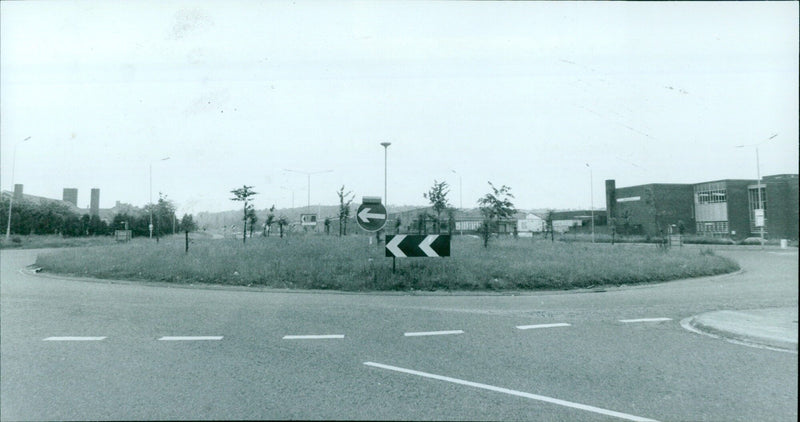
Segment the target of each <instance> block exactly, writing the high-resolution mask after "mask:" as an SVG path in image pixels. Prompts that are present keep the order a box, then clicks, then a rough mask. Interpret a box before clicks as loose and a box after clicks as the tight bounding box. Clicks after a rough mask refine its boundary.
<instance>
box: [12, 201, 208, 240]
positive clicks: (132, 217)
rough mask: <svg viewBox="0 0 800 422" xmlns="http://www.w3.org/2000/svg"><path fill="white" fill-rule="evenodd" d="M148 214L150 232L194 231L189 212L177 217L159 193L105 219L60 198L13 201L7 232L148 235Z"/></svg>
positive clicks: (172, 207) (170, 204) (27, 233)
mask: <svg viewBox="0 0 800 422" xmlns="http://www.w3.org/2000/svg"><path fill="white" fill-rule="evenodd" d="M8 208H9V198H7V197H6V198H2V201H0V221H2V222H4V223H7V222H8ZM151 215H152V222H153V223H152V224H153V236H163V235H166V234H170V233H176V232H181V231H194V230H196V229H197V226H196V225H195V223H194V218H193V217H192V215H191V214H184V215H183V217H182V218H180V219H178V218H177V217H176V215H175V205H174V204H173V203H172V201H170V200H168V199H167V197H166V196H162V195H159V199H158V203H156V204H148V205H146V206H145V207H144V208H143V209H137V210H136V211H135V212H132V213H121V214H116V215H114V217H113V218H112V221H110V222H107V221H105V220H103V219H101V218H100V216H98V215H90V214H88V213H84V214H81V213H80V212H77V211H75V209H74V208H73V207H71V206H70V205H68V204H66V203H64V202H61V201H55V200H52V201H28V200H24V199H23V200H17V201H14V203H13V204H12V207H11V233H12V234H17V235H30V234H37V235H49V234H58V235H62V236H70V237H76V236H105V235H111V234H114V231H115V230H124V229H128V230H131V231H132V234H133V235H134V236H149V235H150V221H151Z"/></svg>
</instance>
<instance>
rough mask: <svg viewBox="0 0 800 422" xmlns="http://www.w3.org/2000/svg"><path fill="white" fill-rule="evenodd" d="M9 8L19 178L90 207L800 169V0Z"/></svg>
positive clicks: (6, 56)
mask: <svg viewBox="0 0 800 422" xmlns="http://www.w3.org/2000/svg"><path fill="white" fill-rule="evenodd" d="M0 16H1V17H0V153H2V155H1V157H0V163H1V165H2V172H0V178H1V179H2V183H1V185H2V189H4V190H11V189H12V187H13V183H22V184H24V190H25V193H27V194H32V195H39V196H45V197H51V198H58V199H60V198H61V196H62V189H63V188H77V189H78V205H79V206H81V207H88V204H89V192H90V190H91V189H92V188H99V189H100V206H101V207H102V208H107V207H112V206H113V205H114V204H115V202H116V201H121V202H125V203H130V204H134V205H137V206H142V205H144V204H146V203H148V202H149V201H150V200H151V199H150V198H151V195H152V198H153V200H155V199H157V198H158V194H159V192H162V193H163V194H165V195H166V196H167V198H168V199H170V200H172V201H174V202H175V204H176V205H177V208H178V212H179V213H199V212H203V211H211V212H216V211H223V210H233V209H238V208H239V207H240V205H241V204H240V203H238V202H233V201H231V200H230V198H231V197H232V196H233V195H232V194H231V193H230V191H231V190H233V189H235V188H239V187H241V186H243V185H248V186H253V187H254V190H255V191H256V192H258V195H256V196H255V206H256V208H257V209H263V208H267V207H269V206H270V205H272V204H275V205H277V207H278V208H286V207H290V206H296V207H300V206H305V205H307V204H308V203H309V202H310V204H311V205H312V206H313V205H317V204H322V205H333V204H336V203H338V196H337V194H336V192H337V190H338V189H339V188H340V187H341V186H343V185H344V186H345V190H346V191H351V192H352V193H353V194H354V195H355V200H354V203H360V202H361V198H362V197H364V196H380V197H385V196H388V204H389V209H390V211H391V206H392V205H425V204H426V203H427V200H426V199H425V198H424V197H423V193H424V192H427V191H428V190H429V189H430V188H431V186H432V185H433V184H434V181H446V182H447V183H448V184H449V186H450V188H451V190H450V193H449V195H448V198H449V199H450V203H451V204H452V205H454V206H457V207H461V206H463V207H465V208H468V207H475V206H476V202H477V200H478V199H479V198H480V197H482V196H483V195H485V194H486V193H488V192H489V190H490V188H489V185H488V183H487V182H492V183H493V184H495V185H496V186H498V187H499V186H501V185H507V186H509V187H510V188H511V192H512V194H513V195H514V197H515V198H514V200H513V202H514V204H515V205H516V206H517V208H519V209H541V208H555V209H588V208H589V207H594V208H596V209H602V208H603V207H604V206H605V196H604V181H605V180H606V179H615V180H616V185H617V186H618V187H624V186H632V185H638V184H646V183H699V182H704V181H711V180H720V179H755V178H756V177H757V174H758V173H759V171H760V174H761V175H762V176H763V175H770V174H782V173H797V172H798V155H799V154H798V143H799V142H798V139H800V138H798V116H800V112H799V111H798V102H799V101H798V57H799V55H800V53H799V52H798V39H799V38H800V35H799V34H798V24H797V22H798V18H799V16H798V3H797V2H699V3H695V2H633V3H629V2H611V3H607V2H557V3H551V2H461V1H452V2H419V1H396V2H392V1H387V2H375V1H368V2H327V1H318V2H312V1H292V2H288V1H285V2H279V1H192V2H182V1H152V2H148V1H137V2H109V1H26V2H15V1H14V2H6V1H4V2H0ZM775 134H777V136H775V137H772V135H775ZM27 137H30V139H28V140H27V141H23V140H24V139H26V138H27ZM770 137H772V139H769V138H770ZM381 142H391V145H390V146H389V147H388V148H386V149H384V147H383V146H381ZM739 145H745V146H744V147H737V146H739ZM756 149H757V150H758V154H757V153H756ZM167 157H169V159H167V160H163V159H164V158H167ZM384 165H386V166H385V167H384ZM12 170H13V182H12ZM287 170H292V171H287ZM384 172H386V175H387V177H386V180H385V182H386V195H384ZM308 173H314V174H311V175H308ZM151 178H152V179H151ZM151 180H152V188H151V183H150V182H151ZM309 181H310V191H309V189H308V185H309ZM151 189H152V190H151ZM151 192H152V194H151ZM309 196H310V198H309ZM386 199H387V198H384V203H386V202H387V200H386Z"/></svg>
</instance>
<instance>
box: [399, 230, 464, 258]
mask: <svg viewBox="0 0 800 422" xmlns="http://www.w3.org/2000/svg"><path fill="white" fill-rule="evenodd" d="M386 256H387V257H397V258H405V257H414V256H432V257H437V256H450V235H448V234H431V235H424V234H423V235H416V234H395V235H386Z"/></svg>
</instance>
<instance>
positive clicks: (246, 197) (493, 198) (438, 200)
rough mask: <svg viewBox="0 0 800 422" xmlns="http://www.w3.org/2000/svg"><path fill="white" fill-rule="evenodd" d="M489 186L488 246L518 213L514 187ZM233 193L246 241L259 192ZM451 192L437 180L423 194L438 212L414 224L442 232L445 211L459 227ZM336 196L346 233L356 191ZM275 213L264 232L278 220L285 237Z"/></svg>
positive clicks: (283, 221)
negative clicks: (429, 223) (430, 225)
mask: <svg viewBox="0 0 800 422" xmlns="http://www.w3.org/2000/svg"><path fill="white" fill-rule="evenodd" d="M489 187H490V188H491V192H489V193H487V194H486V195H485V196H483V197H482V198H480V199H479V200H478V205H479V208H480V211H481V215H482V216H483V221H482V224H481V228H480V230H479V232H480V233H481V235H482V238H483V244H484V247H488V244H489V238H490V237H491V234H492V233H494V232H496V231H497V227H498V224H499V222H500V220H503V219H508V218H511V217H513V216H514V214H515V213H516V212H517V210H516V209H515V208H514V204H513V203H512V202H511V199H512V198H514V195H512V194H511V188H510V187H508V186H506V185H502V186H501V187H499V188H497V187H495V186H494V185H493V184H492V182H489ZM231 193H232V194H233V195H234V196H233V198H231V200H232V201H237V202H242V203H243V204H244V206H243V208H242V221H243V223H244V229H243V230H242V243H244V242H246V240H247V227H248V225H249V227H250V236H251V237H252V234H253V230H254V227H255V225H256V222H257V221H258V217H257V216H256V212H255V207H254V206H253V204H252V201H253V196H255V195H257V194H258V193H257V192H255V191H254V190H253V186H247V185H243V186H242V187H241V188H237V189H233V190H231ZM448 193H450V188H449V186H448V184H447V182H444V181H442V182H439V181H437V180H434V181H433V186H432V187H431V188H430V190H429V191H428V192H425V193H423V194H422V196H423V197H424V198H426V199H427V200H428V201H429V202H430V204H431V208H432V209H433V212H434V214H431V215H429V214H428V213H422V214H420V215H419V216H418V217H417V219H416V220H415V221H414V222H413V224H414V226H415V227H418V228H419V231H420V232H423V231H424V232H425V233H427V221H428V220H429V219H430V220H432V221H433V223H434V228H435V230H436V232H437V233H441V230H442V226H443V224H442V223H443V222H444V221H443V220H442V214H443V213H445V212H446V213H447V216H448V219H447V222H446V224H444V225H445V226H446V227H447V230H448V231H449V232H450V233H452V230H453V229H454V228H455V209H454V208H453V207H451V206H450V202H449V200H448V198H447V195H448ZM336 195H337V196H338V197H339V215H338V217H339V218H338V220H339V221H338V222H339V236H346V235H347V221H348V219H349V218H350V209H351V204H352V202H353V199H354V198H355V195H353V193H352V191H347V192H345V187H344V185H342V187H341V188H339V190H338V191H337V192H336ZM274 212H275V206H274V205H273V206H272V207H271V208H270V210H269V214H268V216H267V221H266V222H264V226H263V227H264V235H265V236H268V235H269V231H271V227H272V224H273V223H276V222H277V223H278V226H279V227H280V231H281V233H280V235H281V237H283V227H284V226H285V225H288V224H289V222H288V219H287V218H286V217H285V216H280V217H278V218H277V220H276V219H275V214H274ZM331 225H332V220H331V219H330V218H326V219H325V221H324V226H325V233H326V234H330V227H331ZM400 225H401V221H400V220H399V219H397V220H396V221H395V232H397V231H399V228H400ZM551 226H552V223H551Z"/></svg>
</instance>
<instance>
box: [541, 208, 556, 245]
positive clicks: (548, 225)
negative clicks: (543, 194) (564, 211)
mask: <svg viewBox="0 0 800 422" xmlns="http://www.w3.org/2000/svg"><path fill="white" fill-rule="evenodd" d="M548 234H549V235H550V242H555V234H554V231H553V210H547V214H545V216H544V238H545V239H547V235H548Z"/></svg>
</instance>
